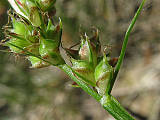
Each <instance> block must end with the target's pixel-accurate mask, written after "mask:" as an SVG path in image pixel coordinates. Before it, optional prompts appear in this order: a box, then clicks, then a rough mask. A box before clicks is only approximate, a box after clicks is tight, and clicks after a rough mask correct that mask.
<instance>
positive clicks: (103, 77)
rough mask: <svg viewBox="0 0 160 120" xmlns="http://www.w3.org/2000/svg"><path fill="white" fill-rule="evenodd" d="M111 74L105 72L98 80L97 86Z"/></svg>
mask: <svg viewBox="0 0 160 120" xmlns="http://www.w3.org/2000/svg"><path fill="white" fill-rule="evenodd" d="M108 76H109V74H108V73H107V74H103V75H102V76H101V77H100V78H99V79H98V81H97V82H96V86H97V87H99V82H102V81H105V79H106V78H107V77H108Z"/></svg>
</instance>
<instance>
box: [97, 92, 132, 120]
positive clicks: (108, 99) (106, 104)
mask: <svg viewBox="0 0 160 120" xmlns="http://www.w3.org/2000/svg"><path fill="white" fill-rule="evenodd" d="M100 103H101V104H102V106H103V108H104V109H105V110H107V111H108V112H109V113H110V114H111V115H112V116H113V117H114V118H115V119H116V120H135V119H134V118H133V117H132V116H131V115H130V114H129V113H128V112H127V111H126V110H125V109H124V108H123V107H122V106H121V105H120V103H119V102H118V101H117V100H116V99H115V98H114V97H113V96H111V95H106V96H103V98H102V99H101V101H100Z"/></svg>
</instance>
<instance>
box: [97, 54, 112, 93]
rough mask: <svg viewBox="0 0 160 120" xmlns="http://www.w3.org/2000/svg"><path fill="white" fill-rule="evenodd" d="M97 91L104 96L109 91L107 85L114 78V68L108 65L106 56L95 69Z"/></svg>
mask: <svg viewBox="0 0 160 120" xmlns="http://www.w3.org/2000/svg"><path fill="white" fill-rule="evenodd" d="M94 76H95V80H96V89H97V91H98V93H99V94H100V95H104V94H105V92H106V89H107V84H108V81H109V80H110V79H112V76H113V68H112V66H110V65H109V64H108V61H107V58H106V56H104V57H103V60H102V61H101V62H100V63H99V64H98V65H97V67H96V69H95V73H94Z"/></svg>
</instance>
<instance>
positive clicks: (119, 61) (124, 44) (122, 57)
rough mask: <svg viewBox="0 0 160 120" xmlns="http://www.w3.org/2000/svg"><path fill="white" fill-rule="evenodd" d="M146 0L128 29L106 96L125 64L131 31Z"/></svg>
mask: <svg viewBox="0 0 160 120" xmlns="http://www.w3.org/2000/svg"><path fill="white" fill-rule="evenodd" d="M145 1H146V0H143V1H142V3H141V5H140V6H139V8H138V10H137V12H136V14H135V16H134V18H133V19H132V21H131V24H130V25H129V27H128V29H127V32H126V34H125V38H124V41H123V45H122V49H121V53H120V56H119V59H118V62H117V65H116V67H115V71H114V75H113V79H112V80H111V81H109V84H108V86H107V93H106V94H110V93H111V91H112V88H113V85H114V83H115V80H116V78H117V75H118V72H119V70H120V67H121V64H122V62H123V59H124V56H125V51H126V47H127V43H128V38H129V35H130V33H131V30H132V29H133V27H134V25H135V22H136V20H137V18H138V16H139V15H140V13H141V10H142V8H143V5H144V3H145Z"/></svg>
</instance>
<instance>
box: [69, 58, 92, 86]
mask: <svg viewBox="0 0 160 120" xmlns="http://www.w3.org/2000/svg"><path fill="white" fill-rule="evenodd" d="M71 62H72V69H73V70H74V71H75V72H77V73H78V74H79V75H81V76H82V77H83V78H85V79H86V80H87V81H85V82H87V83H89V84H90V83H93V84H95V79H94V69H92V66H91V64H89V63H88V62H87V61H84V60H75V59H71Z"/></svg>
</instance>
